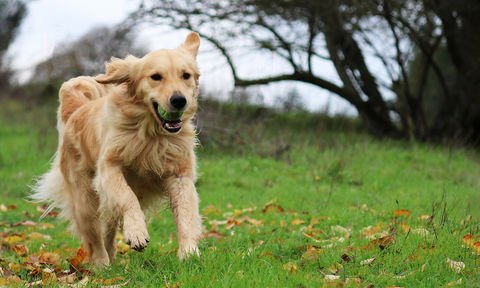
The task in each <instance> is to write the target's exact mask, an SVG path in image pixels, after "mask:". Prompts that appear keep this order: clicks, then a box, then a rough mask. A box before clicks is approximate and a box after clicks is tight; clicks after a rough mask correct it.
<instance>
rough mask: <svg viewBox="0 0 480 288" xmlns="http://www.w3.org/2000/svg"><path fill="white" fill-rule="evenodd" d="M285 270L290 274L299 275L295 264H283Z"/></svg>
mask: <svg viewBox="0 0 480 288" xmlns="http://www.w3.org/2000/svg"><path fill="white" fill-rule="evenodd" d="M283 270H287V271H288V273H290V274H297V271H298V268H297V266H296V265H295V264H293V263H292V262H289V263H287V264H283Z"/></svg>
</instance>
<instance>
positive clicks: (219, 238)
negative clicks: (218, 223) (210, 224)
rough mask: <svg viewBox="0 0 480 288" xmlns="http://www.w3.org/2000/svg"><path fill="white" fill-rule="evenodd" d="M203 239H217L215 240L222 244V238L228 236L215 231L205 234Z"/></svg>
mask: <svg viewBox="0 0 480 288" xmlns="http://www.w3.org/2000/svg"><path fill="white" fill-rule="evenodd" d="M202 237H203V239H207V238H210V237H215V239H217V241H218V242H220V240H221V239H222V238H225V237H227V236H226V235H224V234H222V233H220V232H218V231H217V230H213V231H209V232H206V233H203V235H202Z"/></svg>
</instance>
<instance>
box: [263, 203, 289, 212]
mask: <svg viewBox="0 0 480 288" xmlns="http://www.w3.org/2000/svg"><path fill="white" fill-rule="evenodd" d="M267 212H280V213H283V212H285V209H283V207H282V206H280V205H277V204H273V203H270V204H267V205H265V206H264V207H263V208H262V213H267Z"/></svg>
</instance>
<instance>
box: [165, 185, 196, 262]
mask: <svg viewBox="0 0 480 288" xmlns="http://www.w3.org/2000/svg"><path fill="white" fill-rule="evenodd" d="M167 182H168V193H169V195H170V206H171V208H172V212H173V217H174V219H175V225H176V226H177V235H178V236H177V239H178V246H179V247H178V257H179V258H180V260H183V259H184V258H186V257H189V256H190V255H191V254H196V255H200V253H199V251H198V240H199V239H200V237H201V234H202V219H201V217H200V214H199V212H198V202H199V201H198V194H197V190H196V189H195V185H194V183H193V179H191V178H189V177H184V176H172V177H171V178H169V179H168V180H167Z"/></svg>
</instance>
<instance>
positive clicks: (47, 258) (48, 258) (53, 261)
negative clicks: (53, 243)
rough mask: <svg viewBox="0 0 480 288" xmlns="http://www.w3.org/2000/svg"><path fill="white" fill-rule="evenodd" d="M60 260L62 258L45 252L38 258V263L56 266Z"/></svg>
mask: <svg viewBox="0 0 480 288" xmlns="http://www.w3.org/2000/svg"><path fill="white" fill-rule="evenodd" d="M61 260H62V256H60V255H58V254H57V253H53V252H45V253H43V254H42V255H40V256H39V257H38V262H44V263H46V264H50V265H57V264H59V263H60V261H61Z"/></svg>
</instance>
